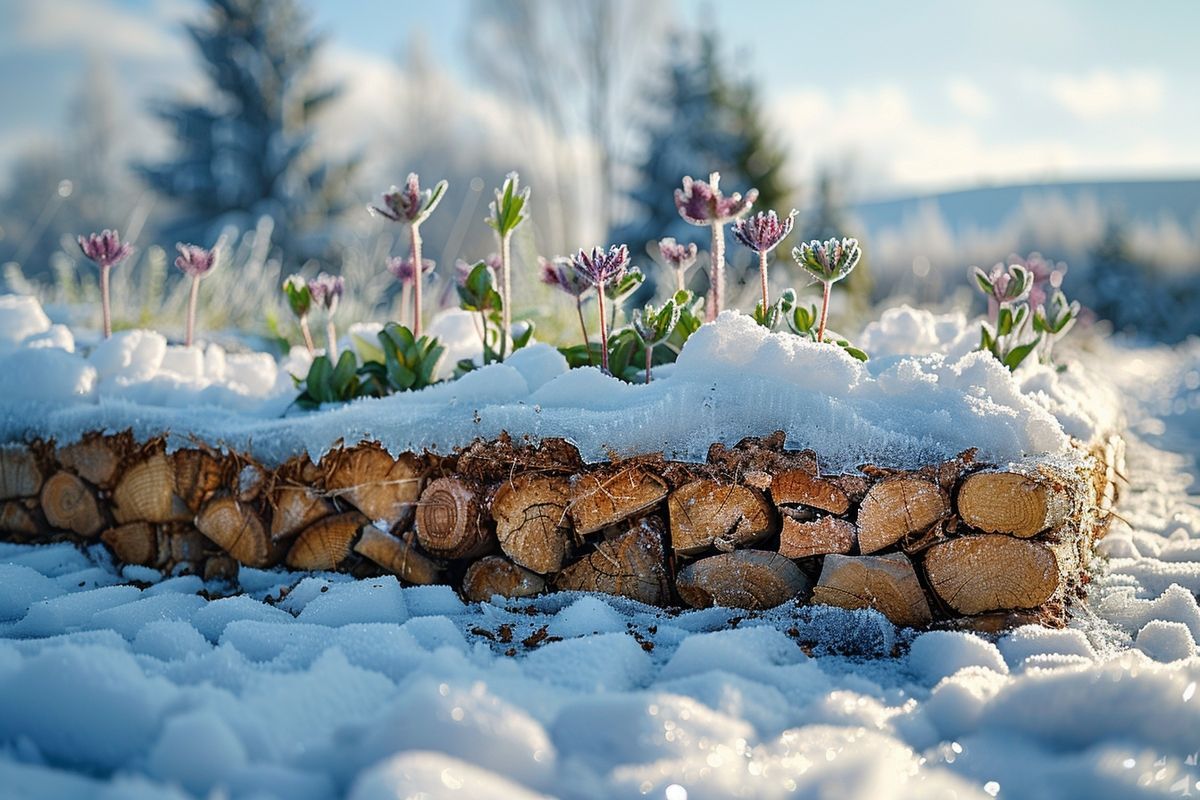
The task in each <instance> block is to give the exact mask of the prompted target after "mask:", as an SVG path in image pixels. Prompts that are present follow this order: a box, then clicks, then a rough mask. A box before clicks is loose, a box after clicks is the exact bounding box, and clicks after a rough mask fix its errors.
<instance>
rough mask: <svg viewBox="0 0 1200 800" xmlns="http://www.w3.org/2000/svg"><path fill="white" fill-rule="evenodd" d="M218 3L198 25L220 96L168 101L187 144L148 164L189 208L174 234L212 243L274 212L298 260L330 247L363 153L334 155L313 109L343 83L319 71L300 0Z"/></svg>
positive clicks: (145, 169) (147, 173)
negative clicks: (315, 140)
mask: <svg viewBox="0 0 1200 800" xmlns="http://www.w3.org/2000/svg"><path fill="white" fill-rule="evenodd" d="M207 4H208V7H209V8H208V14H207V18H206V20H205V21H204V22H202V23H200V24H193V25H188V26H187V31H188V34H189V35H190V37H191V39H192V41H193V43H194V44H195V45H196V48H197V49H198V51H199V53H200V56H201V57H202V58H203V61H204V67H205V71H206V72H207V74H208V78H209V80H210V81H211V83H212V86H213V88H214V89H215V91H216V97H214V98H213V99H212V100H211V101H210V102H208V103H191V102H186V101H173V102H167V103H162V104H159V105H158V106H157V107H156V108H155V109H154V110H155V112H156V113H157V115H158V116H159V117H160V118H161V119H162V120H163V121H164V122H165V123H166V124H167V125H169V126H170V127H171V128H172V129H173V130H174V134H175V138H176V139H177V141H178V142H179V149H178V153H177V154H176V155H175V157H174V159H172V160H169V161H167V162H165V163H161V164H154V165H150V164H143V165H141V166H140V168H139V169H140V171H141V173H142V175H143V176H144V177H145V179H146V181H147V182H148V183H149V184H150V186H151V187H153V188H154V189H156V190H157V191H158V192H160V193H161V194H163V195H165V196H166V197H169V198H171V199H172V200H174V201H175V203H176V205H177V207H178V209H179V211H180V215H179V217H178V218H177V219H176V220H174V222H173V223H172V224H171V225H170V226H169V231H168V232H169V233H170V234H171V238H172V239H175V238H178V239H182V240H186V241H196V242H211V241H212V239H213V238H214V236H215V235H216V232H217V231H218V230H219V229H220V228H222V227H224V226H225V225H229V224H233V225H235V226H236V227H238V228H239V229H243V230H244V229H247V228H250V227H252V226H253V225H254V224H255V222H256V220H257V219H258V218H259V217H261V216H263V215H269V216H271V217H272V218H273V219H274V221H275V236H274V239H275V241H276V242H277V243H280V244H282V246H283V247H284V249H285V250H286V252H285V254H284V256H285V258H286V259H287V260H288V261H293V262H295V261H300V260H302V259H303V258H305V257H307V256H312V255H316V254H319V253H320V252H322V251H323V250H325V249H326V247H327V245H328V242H327V240H326V233H327V231H328V229H329V225H328V223H329V220H330V217H332V216H334V215H336V214H338V213H340V212H341V211H343V210H344V209H345V202H344V201H345V198H346V197H347V196H348V194H349V193H348V192H347V191H346V184H347V183H348V181H349V179H350V177H351V175H352V173H353V170H354V167H355V164H356V162H355V161H348V162H344V163H337V164H334V163H330V162H328V161H325V160H323V159H322V158H321V157H320V156H319V155H317V154H316V153H315V152H314V148H313V146H312V123H313V120H314V117H315V116H316V115H317V114H318V113H319V112H320V111H321V110H323V108H324V107H325V106H326V105H327V104H328V102H329V101H330V100H332V99H333V98H334V97H336V96H337V94H338V89H337V88H336V87H318V86H316V85H315V84H314V82H313V80H312V78H311V71H312V66H313V59H314V56H315V55H316V52H317V50H318V49H319V47H320V44H321V40H320V38H319V37H317V36H315V35H313V34H312V33H311V32H310V31H309V24H308V18H307V15H306V14H305V13H304V12H303V11H302V10H301V9H300V7H299V5H298V3H297V2H296V0H207Z"/></svg>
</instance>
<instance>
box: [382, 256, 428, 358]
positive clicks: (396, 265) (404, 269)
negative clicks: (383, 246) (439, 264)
mask: <svg viewBox="0 0 1200 800" xmlns="http://www.w3.org/2000/svg"><path fill="white" fill-rule="evenodd" d="M413 263H414V262H413V260H412V258H411V257H409V256H393V257H392V258H389V259H388V260H387V271H388V272H390V273H392V277H394V278H395V279H396V280H398V281H400V307H401V308H407V307H408V298H409V294H410V292H412V291H413V287H414V285H415V284H419V283H420V279H419V278H418V277H417V275H416V270H415V269H413ZM435 266H436V265H435V264H434V262H433V259H430V258H423V259H421V275H422V276H424V275H428V274H429V273H431V272H433V270H434V267H435ZM414 310H415V309H414ZM413 324H414V325H415V324H416V317H414V318H413ZM413 333H414V335H415V333H416V331H413ZM418 338H419V337H418Z"/></svg>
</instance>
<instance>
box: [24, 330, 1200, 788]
mask: <svg viewBox="0 0 1200 800" xmlns="http://www.w3.org/2000/svg"><path fill="white" fill-rule="evenodd" d="M909 321H910V322H911V320H909ZM892 322H893V323H895V324H897V325H900V324H902V323H904V322H905V320H904V319H900V318H896V317H894V318H893V319H892ZM930 349H937V347H936V346H931V347H930ZM1087 359H1088V360H1089V361H1090V362H1091V368H1092V369H1093V370H1101V369H1102V370H1103V373H1104V374H1105V375H1106V376H1107V377H1108V378H1109V379H1110V380H1112V381H1115V382H1116V384H1117V385H1116V387H1115V388H1116V389H1117V390H1118V391H1119V393H1120V394H1122V395H1123V396H1124V397H1125V398H1126V400H1127V404H1126V406H1125V409H1124V411H1125V414H1126V417H1127V420H1128V423H1129V430H1130V434H1129V449H1128V453H1127V459H1128V463H1127V469H1126V472H1127V476H1128V478H1129V481H1130V484H1129V485H1128V486H1126V487H1124V492H1123V496H1122V499H1121V502H1120V505H1119V507H1118V511H1119V513H1120V514H1121V517H1122V519H1121V520H1120V521H1117V522H1116V523H1114V526H1113V529H1112V531H1111V532H1110V533H1109V535H1108V537H1107V538H1106V539H1105V540H1104V541H1103V543H1102V545H1101V550H1102V552H1103V553H1104V554H1105V555H1106V556H1107V561H1106V562H1102V563H1100V564H1098V565H1097V569H1098V570H1099V573H1100V576H1099V577H1098V579H1097V580H1096V581H1095V583H1094V584H1093V586H1092V591H1091V597H1090V599H1089V601H1088V602H1087V604H1086V606H1084V607H1081V608H1078V609H1076V613H1075V615H1074V620H1073V622H1072V625H1071V627H1069V628H1068V629H1066V630H1061V631H1054V630H1045V629H1039V628H1032V627H1031V628H1022V629H1018V630H1016V631H1014V632H1012V633H1010V634H1008V635H1005V636H1003V637H1000V638H999V639H998V640H996V641H990V640H988V639H985V638H982V637H979V636H974V635H970V634H965V633H951V632H931V633H924V634H920V635H915V634H913V633H912V632H904V631H897V630H896V629H894V628H893V627H892V626H891V625H890V624H888V623H887V622H886V621H885V620H883V619H882V618H881V617H880V616H879V615H877V614H875V613H873V612H843V611H835V610H831V609H821V608H815V609H814V608H801V609H797V608H781V609H777V610H776V611H773V612H771V613H768V614H762V615H746V614H744V613H735V612H729V611H725V610H719V609H710V610H705V611H693V612H688V613H683V614H671V613H668V612H665V611H661V610H656V609H650V608H646V607H642V606H637V605H634V604H631V603H628V602H624V601H620V600H617V599H613V598H599V597H593V596H585V595H577V594H560V595H556V596H552V597H548V598H543V599H540V600H537V601H534V602H529V601H522V602H520V603H513V604H511V605H508V606H498V605H489V604H483V605H464V604H463V603H462V602H461V601H460V600H459V599H458V598H457V597H456V596H455V595H454V594H453V593H452V592H451V590H449V589H447V588H444V587H426V588H407V589H406V588H401V587H400V586H399V585H398V584H397V583H396V582H395V581H394V580H392V579H390V578H389V579H371V580H364V581H353V580H350V579H348V578H347V577H345V576H334V575H327V576H310V577H306V578H304V579H303V580H301V581H300V582H299V583H298V584H295V585H294V586H293V585H292V584H293V583H294V582H295V581H296V580H297V579H296V578H288V577H287V576H285V575H283V574H280V573H275V572H256V571H254V570H245V571H244V572H243V576H242V583H243V587H244V588H245V590H246V593H245V594H244V595H241V596H235V597H227V598H223V599H215V600H209V599H206V597H205V596H204V595H203V594H201V590H202V588H203V587H202V586H201V584H200V582H199V580H198V579H196V578H193V577H176V578H171V579H168V580H163V581H161V582H157V583H155V582H154V581H156V580H157V578H156V576H155V575H154V574H153V573H151V572H149V571H147V570H144V569H141V568H127V569H126V570H125V571H124V573H118V572H117V571H115V570H114V569H113V567H112V566H111V564H110V563H109V562H108V561H107V560H106V558H105V556H104V554H103V552H101V551H100V550H99V549H97V550H96V551H94V552H90V553H81V552H78V551H76V550H75V549H73V548H71V547H69V546H65V545H54V546H44V547H26V546H17V545H0V637H2V638H0V797H4V798H7V797H22V798H25V797H29V798H50V797H54V798H74V797H92V796H100V797H109V798H128V797H133V798H138V797H184V796H194V797H230V798H243V797H245V798H250V797H264V798H265V797H286V798H309V797H312V798H324V797H338V796H349V797H352V798H384V797H388V798H395V797H435V798H436V797H470V798H508V797H515V798H520V797H535V796H543V795H549V796H559V797H568V798H613V797H639V796H648V797H658V798H667V799H668V800H682V798H692V799H693V800H694V799H695V798H706V797H753V798H761V797H777V796H805V797H871V798H886V797H913V798H935V797H989V796H995V797H1014V798H1015V797H1045V798H1061V797H1088V798H1107V797H1113V798H1126V797H1160V796H1162V797H1183V796H1189V795H1193V796H1194V795H1197V794H1200V766H1198V765H1197V760H1198V758H1200V697H1197V682H1198V681H1200V658H1198V657H1197V649H1196V641H1197V639H1198V638H1200V608H1198V606H1197V602H1196V593H1197V592H1200V506H1198V500H1197V497H1196V496H1194V495H1191V494H1189V491H1190V489H1189V487H1190V485H1191V482H1192V480H1193V478H1194V477H1195V476H1196V475H1197V472H1198V466H1197V458H1196V455H1197V452H1198V445H1200V392H1198V391H1197V387H1198V386H1200V342H1196V341H1194V340H1193V341H1192V342H1191V343H1190V344H1186V345H1182V346H1180V347H1179V348H1177V349H1174V350H1169V349H1166V348H1119V347H1109V346H1107V345H1104V346H1102V347H1101V350H1100V351H1099V352H1096V353H1093V354H1091V355H1090V356H1088V357H1087ZM1030 379H1031V380H1033V381H1034V382H1035V383H1036V380H1039V379H1040V378H1038V376H1037V375H1034V376H1031V378H1030ZM664 383H666V381H664ZM1047 402H1050V400H1047ZM1059 419H1060V420H1061V419H1063V418H1062V417H1059ZM1069 424H1070V423H1069V421H1068V422H1067V423H1065V425H1069ZM284 581H288V582H287V583H283V582H284ZM147 584H150V585H147ZM285 586H288V587H291V588H290V590H289V591H287V592H283V591H282V590H283V588H284V587H285ZM211 588H215V587H211Z"/></svg>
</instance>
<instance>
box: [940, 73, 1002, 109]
mask: <svg viewBox="0 0 1200 800" xmlns="http://www.w3.org/2000/svg"><path fill="white" fill-rule="evenodd" d="M946 97H947V98H949V100H950V103H951V105H953V106H954V107H955V108H956V109H958V111H960V112H961V113H962V114H964V115H965V116H968V117H970V118H972V119H981V118H983V117H986V116H989V115H990V114H991V113H992V99H991V98H990V97H989V96H988V95H987V94H986V93H985V92H984V91H983V89H981V88H979V84H977V83H975V82H974V81H971V80H968V79H967V78H961V77H959V78H951V79H950V80H948V81H947V82H946Z"/></svg>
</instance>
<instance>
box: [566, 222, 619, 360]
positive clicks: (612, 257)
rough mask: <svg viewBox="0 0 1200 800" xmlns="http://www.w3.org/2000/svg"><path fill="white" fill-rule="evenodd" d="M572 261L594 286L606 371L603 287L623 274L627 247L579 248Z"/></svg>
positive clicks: (606, 351)
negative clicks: (585, 249)
mask: <svg viewBox="0 0 1200 800" xmlns="http://www.w3.org/2000/svg"><path fill="white" fill-rule="evenodd" d="M572 261H573V263H574V265H575V269H577V270H579V273H580V274H581V275H582V276H583V277H584V278H585V279H586V280H587V282H588V283H590V284H591V285H592V286H595V287H596V297H597V299H598V301H599V306H600V368H601V369H603V370H604V371H605V372H608V321H607V320H606V319H605V316H604V289H605V287H607V286H608V285H610V284H612V283H616V282H619V281H620V280H621V278H623V277H624V276H625V272H626V269H627V267H628V264H629V248H628V247H626V246H625V245H623V244H622V245H615V244H614V245H612V246H611V247H609V248H608V251H607V252H605V250H604V249H603V248H601V247H593V248H592V252H591V253H588V252H586V251H584V250H580V251H579V252H578V253H576V254H575V256H574V257H573V259H572Z"/></svg>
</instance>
